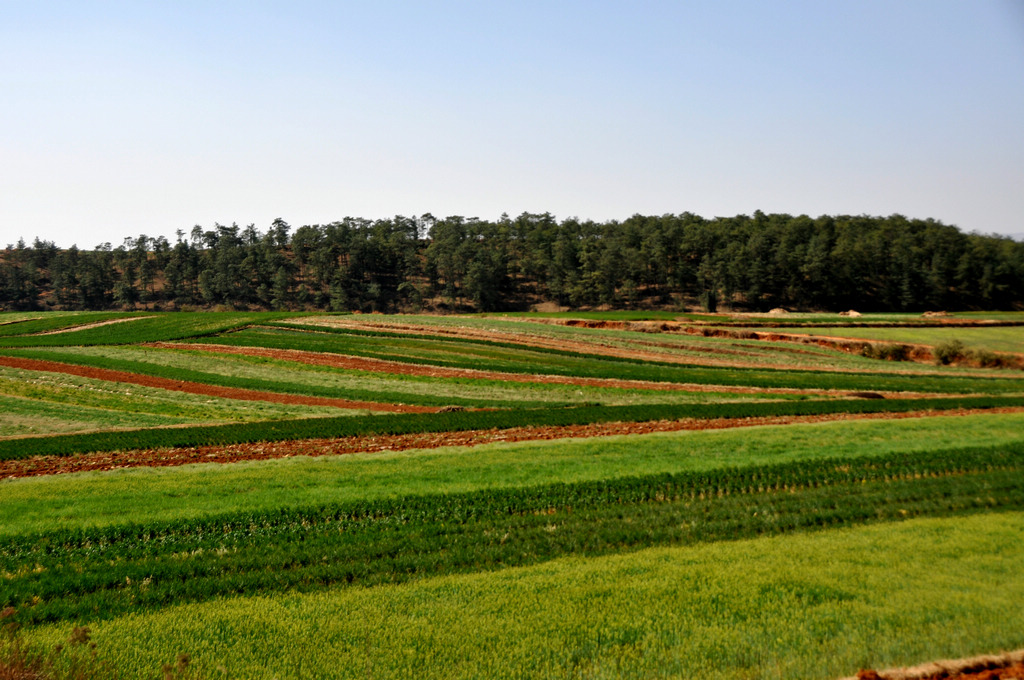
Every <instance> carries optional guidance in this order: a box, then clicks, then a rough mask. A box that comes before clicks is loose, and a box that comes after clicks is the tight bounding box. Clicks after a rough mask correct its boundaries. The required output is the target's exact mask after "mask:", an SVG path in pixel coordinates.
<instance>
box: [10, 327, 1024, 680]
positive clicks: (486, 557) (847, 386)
mask: <svg viewBox="0 0 1024 680" xmlns="http://www.w3.org/2000/svg"><path fill="white" fill-rule="evenodd" d="M968 320H969V321H970V327H964V328H955V329H951V328H949V327H948V323H947V320H945V319H940V320H926V319H921V317H919V316H915V317H911V316H909V315H893V314H888V315H877V317H875V316H871V315H868V316H866V317H864V318H858V319H857V320H856V321H855V322H852V321H851V320H849V319H846V318H842V317H838V316H835V315H807V316H804V315H791V317H790V318H787V319H786V320H785V326H780V324H779V323H778V321H779V320H778V319H775V318H769V317H742V318H740V317H727V316H724V315H718V316H714V315H673V314H670V313H665V312H663V313H658V314H644V313H608V314H601V313H589V314H580V315H540V314H523V315H501V316H496V315H464V316H448V317H438V316H429V315H387V316H384V315H361V314H334V315H325V314H322V313H317V314H312V313H308V314H300V313H285V312H280V313H246V312H225V313H194V314H193V313H184V312H178V313H173V314H171V313H166V314H160V313H130V314H129V313H113V312H110V313H106V312H105V313H33V314H29V313H18V314H10V315H0V406H2V407H3V411H2V415H0V610H3V609H5V608H6V614H5V618H4V625H5V627H6V630H7V631H8V633H9V634H11V635H13V634H15V630H16V635H17V638H16V639H17V640H18V644H19V645H29V646H30V647H31V648H34V649H38V650H44V653H45V650H50V649H53V648H54V646H55V645H57V644H60V643H64V642H65V641H66V639H67V638H68V635H69V633H70V632H71V631H72V629H74V628H75V627H80V626H88V627H89V631H90V635H91V639H92V641H93V642H94V643H95V645H96V647H95V658H92V657H91V652H87V651H86V649H87V648H86V647H83V648H82V649H78V647H76V646H75V645H70V646H67V648H66V649H65V650H64V651H62V652H60V653H54V656H53V659H54V663H55V664H56V665H57V666H61V665H63V666H68V665H69V664H72V663H73V662H72V660H71V657H73V656H75V655H79V656H82V655H83V654H84V657H83V658H82V659H79V662H82V663H86V664H93V666H90V668H91V671H90V672H91V673H93V674H94V675H95V676H96V677H112V678H113V677H124V678H148V677H153V676H154V675H156V674H158V673H159V672H160V669H161V666H163V665H164V664H174V663H175V660H176V659H178V658H179V655H182V654H186V655H188V663H187V668H186V667H185V666H184V665H182V664H179V667H178V668H177V669H173V668H172V669H171V670H169V671H167V672H173V673H176V674H177V676H176V677H197V678H215V677H242V678H250V677H252V678H264V677H265V678H272V677H281V678H284V677H336V678H348V677H352V678H355V677H395V678H399V677H438V678H441V677H444V678H449V677H465V678H470V677H508V678H520V677H537V678H548V677H552V678H554V677H630V678H631V677H637V678H639V677H651V676H657V677H661V676H671V675H679V674H685V673H694V672H696V673H697V674H699V675H701V676H707V677H716V678H770V677H806V678H835V677H839V676H842V675H851V674H853V673H855V672H856V671H857V670H858V669H859V668H867V667H887V666H894V665H902V664H912V663H919V662H922V661H926V660H929V659H932V658H939V657H956V656H967V655H972V654H979V653H988V652H999V651H1001V650H1009V649H1014V648H1020V647H1024V637H1022V634H1021V632H1020V631H1022V630H1024V625H1022V624H1024V620H1022V619H1021V615H1020V614H1019V612H1020V608H1019V606H1016V605H1015V604H1014V603H1019V601H1020V598H1021V596H1022V595H1024V577H1022V575H1021V572H1020V569H1019V564H1020V562H1021V559H1022V558H1024V552H1022V548H1021V543H1020V540H1019V537H1020V535H1021V532H1022V531H1024V515H1022V514H1021V513H1022V511H1024V474H1022V473H1024V455H1022V454H1024V372H1022V371H1021V370H1019V369H1018V368H1015V367H1014V366H1013V361H1012V359H1013V358H1014V357H1017V356H1019V355H1021V354H1024V326H1017V325H1014V324H1017V323H1022V322H1024V319H1021V318H1019V316H1015V315H1012V314H1011V315H1006V314H1003V315H991V316H990V317H986V316H985V315H976V316H972V317H970V318H969V319H968ZM986 321H991V322H994V323H997V324H1001V325H995V326H986V325H979V322H986ZM943 323H947V326H943V325H942V324H943ZM1007 324H1009V325H1007ZM950 330H957V331H963V332H964V333H963V335H962V337H963V338H964V341H965V342H967V340H969V341H970V344H971V346H972V347H977V348H978V349H984V350H985V351H987V352H993V353H998V354H1000V355H1003V356H1004V358H1005V361H1003V362H1002V363H1001V365H1000V366H1001V367H995V366H994V365H993V366H982V365H979V364H978V362H972V361H971V360H970V357H968V356H966V355H965V356H963V357H961V358H960V360H954V361H949V362H946V363H942V362H939V361H925V360H921V359H918V360H913V357H903V358H904V360H887V359H883V358H878V356H879V355H880V353H878V352H873V351H868V350H865V351H856V352H853V351H849V348H845V347H832V346H828V345H827V344H822V343H817V342H816V341H812V340H804V339H801V338H798V337H796V336H804V337H810V336H814V338H821V337H827V338H837V339H851V338H852V339H855V340H857V341H859V342H877V343H913V344H915V345H921V346H924V347H932V346H938V345H939V344H940V343H942V342H945V341H946V339H947V337H948V336H947V334H946V333H947V331H950ZM967 331H970V333H969V334H968V333H967ZM869 350H870V348H869ZM890 358H891V357H890ZM129 508H130V509H131V512H126V509H129ZM12 639H14V638H12ZM4 644H6V645H8V646H7V647H6V648H3V647H0V649H7V653H11V652H10V650H11V649H13V648H12V647H10V645H12V644H13V643H12V642H7V643H4V642H0V645H4ZM19 648H20V647H19ZM86 657H88V658H86ZM0 658H2V657H0ZM83 659H84V660H83Z"/></svg>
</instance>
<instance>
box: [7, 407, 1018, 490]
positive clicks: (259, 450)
mask: <svg viewBox="0 0 1024 680" xmlns="http://www.w3.org/2000/svg"><path fill="white" fill-rule="evenodd" d="M1021 412H1024V408H997V409H984V410H979V409H975V410H966V409H964V410H958V411H917V412H912V413H870V414H830V415H818V416H777V417H760V418H716V419H710V420H700V419H685V420H659V421H652V422H646V423H596V424H592V425H567V426H560V427H515V428H509V429H503V430H500V429H496V428H492V429H488V430H468V431H464V432H427V433H415V434H404V435H361V436H352V437H339V438H336V439H301V440H288V441H281V442H260V443H253V444H231V445H227V446H198V447H182V448H174V449H168V448H165V449H153V450H132V451H114V452H101V453H89V454H81V455H75V456H66V457H65V456H36V457H33V458H28V459H23V460H9V461H0V479H3V478H14V477H36V476H41V475H53V474H64V473H69V472H84V471H90V470H91V471H98V470H115V469H118V468H127V467H142V466H147V467H169V466H175V465H188V464H190V463H237V462H240V461H250V460H266V459H270V458H287V457H289V456H327V455H342V454H349V453H371V452H379V451H404V450H409V449H433V448H439V447H443V446H479V445H480V444H489V443H492V442H519V441H535V440H553V439H567V438H584V437H605V436H611V435H626V434H649V433H652V432H678V431H681V430H721V429H728V428H733V427H752V426H756V425H790V424H795V423H818V422H829V421H838V420H892V419H903V418H922V417H932V416H948V417H956V416H963V415H970V414H977V413H1021Z"/></svg>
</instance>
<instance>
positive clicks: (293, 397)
mask: <svg viewBox="0 0 1024 680" xmlns="http://www.w3.org/2000/svg"><path fill="white" fill-rule="evenodd" d="M0 366H7V367H8V368H20V369H23V370H27V371H46V372H47V373H63V374H66V375H75V376H78V377H80V378H94V379H96V380H110V381H113V382H122V383H128V384H131V385H141V386H143V387H157V388H160V389H164V390H173V391H175V392H187V393H189V394H199V395H203V396H207V397H221V398H224V399H241V400H243V401H268V402H273V403H276V404H298V405H304V406H333V407H335V408H342V409H359V410H363V409H369V410H371V411H387V412H391V413H434V412H436V411H438V410H439V409H438V407H435V406H412V405H408V404H387V403H380V402H374V401H353V400H350V399H333V398H330V397H308V396H304V395H299V394H284V393H281V392H261V391H259V390H247V389H242V388H236V387H220V386H217V385H207V384H205V383H197V382H188V381H182V380H173V379H171V378H157V377H154V376H150V375H142V374H139V373H128V372H126V371H113V370H109V369H106V368H93V367H91V366H77V365H75V364H62V363H59V362H56V361H41V360H38V359H22V358H18V357H5V356H0Z"/></svg>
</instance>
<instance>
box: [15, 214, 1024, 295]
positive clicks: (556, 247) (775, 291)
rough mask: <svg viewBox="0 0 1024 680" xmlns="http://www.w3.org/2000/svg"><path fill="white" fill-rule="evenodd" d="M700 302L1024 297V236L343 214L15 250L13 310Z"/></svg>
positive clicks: (802, 225) (844, 219)
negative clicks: (297, 223)
mask: <svg viewBox="0 0 1024 680" xmlns="http://www.w3.org/2000/svg"><path fill="white" fill-rule="evenodd" d="M538 302H553V303H556V304H558V305H563V306H567V307H571V308H581V307H599V306H611V307H615V308H626V307H629V308H642V307H673V308H682V307H683V306H694V305H699V306H700V307H702V308H704V309H707V310H710V311H714V310H716V309H719V308H732V309H747V310H753V311H764V310H768V309H771V308H774V307H787V308H792V309H824V310H840V309H849V308H854V309H858V310H861V311H923V310H928V309H949V310H962V309H971V308H977V309H1015V308H1021V307H1024V243H1019V242H1016V241H1014V240H1012V239H1009V238H1006V237H997V236H983V235H979V234H965V233H963V232H961V231H960V230H959V229H957V228H956V227H953V226H949V225H945V224H942V223H941V222H937V221H935V220H931V219H927V220H919V219H908V218H906V217H904V216H902V215H891V216H888V217H872V216H866V215H861V216H849V215H841V216H828V215H823V216H820V217H817V218H811V217H808V216H806V215H800V216H795V217H794V216H791V215H787V214H765V213H762V212H760V211H757V212H755V213H754V214H753V215H752V216H748V215H737V216H735V217H715V218H712V219H706V218H703V217H701V216H699V215H694V214H692V213H688V212H687V213H682V214H679V215H661V216H644V215H634V216H633V217H630V218H629V219H626V220H622V221H618V220H612V221H606V222H595V221H592V220H579V219H577V218H572V217H570V218H566V219H562V220H561V221H559V220H557V219H555V217H554V216H552V215H551V214H550V213H542V214H536V213H523V214H521V215H519V216H518V217H514V218H511V217H509V216H507V215H502V216H501V217H500V218H499V219H497V220H493V221H490V220H481V219H478V218H476V217H469V218H467V217H460V216H452V217H446V218H444V219H438V218H435V217H433V216H432V215H430V214H425V215H422V216H420V217H403V216H397V217H394V218H388V219H377V220H369V219H362V218H351V217H348V218H345V219H343V220H341V221H339V222H332V223H330V224H326V225H306V226H301V227H298V228H297V229H294V230H293V229H292V227H291V225H289V224H288V223H287V222H285V221H284V220H281V219H277V220H274V222H273V223H272V224H271V225H270V226H269V228H268V229H267V230H266V231H265V232H262V231H260V230H259V229H257V228H256V227H255V225H249V226H247V227H239V226H238V225H237V224H232V225H231V226H225V225H221V224H215V225H214V226H213V228H211V229H205V228H203V227H202V226H198V225H197V226H195V227H194V228H193V229H192V230H191V231H190V232H185V231H183V230H179V231H178V232H177V238H176V240H175V242H173V243H171V242H170V241H168V239H167V238H165V237H163V236H159V237H155V238H154V237H148V236H146V235H140V236H138V237H135V238H126V239H125V240H124V242H123V243H122V244H121V245H119V246H117V247H113V246H111V244H109V243H104V244H102V245H99V246H97V247H95V248H94V249H92V250H79V249H78V248H77V247H75V246H72V247H71V248H67V249H60V248H58V247H57V246H56V245H55V244H54V243H52V242H47V241H41V240H39V239H38V238H37V239H35V240H34V241H33V243H32V244H31V245H26V244H25V243H24V241H19V242H18V243H17V244H16V245H8V246H7V247H6V249H5V250H3V251H2V252H0V308H3V309H7V310H43V309H91V310H100V309H140V308H146V309H180V308H195V307H226V308H245V309H324V310H331V311H351V310H360V311H399V310H406V311H409V310H419V309H423V308H427V309H447V310H454V309H460V310H468V309H476V310H480V311H496V310H505V309H523V308H526V307H528V306H529V305H531V304H535V303H538Z"/></svg>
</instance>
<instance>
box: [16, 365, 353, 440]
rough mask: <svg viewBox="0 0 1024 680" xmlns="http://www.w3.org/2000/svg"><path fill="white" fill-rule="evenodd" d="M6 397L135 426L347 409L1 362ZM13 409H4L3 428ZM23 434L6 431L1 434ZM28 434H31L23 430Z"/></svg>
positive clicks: (32, 405)
mask: <svg viewBox="0 0 1024 680" xmlns="http://www.w3.org/2000/svg"><path fill="white" fill-rule="evenodd" d="M0 398H5V399H10V400H12V402H11V403H23V405H24V406H23V409H28V410H31V409H33V408H38V409H52V410H56V411H57V412H61V413H63V414H64V416H67V415H74V416H76V417H78V416H80V414H82V413H84V412H85V411H84V410H83V409H93V410H95V412H96V413H107V414H108V415H109V417H119V418H124V417H126V415H137V416H139V417H140V418H141V419H142V420H139V422H137V423H136V424H134V425H130V426H132V427H147V426H149V425H151V424H152V422H154V421H152V419H149V420H145V419H147V418H149V417H150V416H157V417H166V418H170V419H173V420H172V421H168V422H175V423H201V422H251V421H259V420H279V419H284V418H308V417H311V416H317V415H323V416H337V415H339V414H341V413H344V412H343V411H339V409H335V408H330V407H321V406H312V407H311V406H294V405H287V404H275V403H272V402H264V401H243V400H240V399H223V398H220V397H208V396H203V395H198V394H189V393H186V392H177V391H174V390H164V389H159V388H153V387H144V386H142V385H132V384H127V383H119V382H112V381H108V380H94V379H92V378H82V377H79V376H74V375H68V374H63V373H50V372H47V371H28V370H22V369H16V368H8V367H6V366H0ZM9 415H10V412H6V413H4V412H0V428H2V427H3V425H2V423H3V422H4V421H5V420H7V419H8V416H9ZM67 431H71V430H66V429H56V430H52V429H51V430H47V429H45V428H40V427H36V428H35V432H34V433H36V434H57V433H58V432H67ZM9 434H19V432H16V431H15V432H5V434H3V435H0V436H7V435H9ZM21 434H27V433H21Z"/></svg>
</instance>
